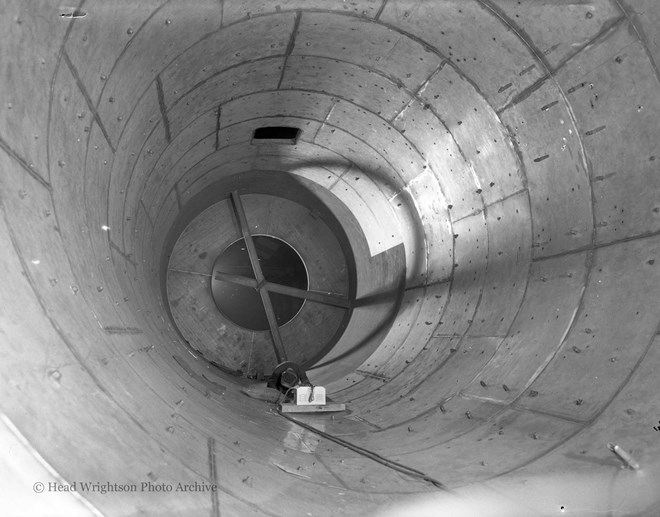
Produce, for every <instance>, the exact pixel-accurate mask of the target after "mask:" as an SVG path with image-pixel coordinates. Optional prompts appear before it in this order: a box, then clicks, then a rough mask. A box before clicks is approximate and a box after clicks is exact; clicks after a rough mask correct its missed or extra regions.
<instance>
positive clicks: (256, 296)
mask: <svg viewBox="0 0 660 517" xmlns="http://www.w3.org/2000/svg"><path fill="white" fill-rule="evenodd" d="M252 239H253V241H254V246H255V248H256V249H257V256H258V257H259V263H260V265H261V270H262V271H263V275H264V277H265V279H266V280H267V281H269V282H273V283H275V284H280V285H286V286H289V287H296V288H298V289H307V286H308V279H307V270H306V269H305V264H304V263H303V261H302V259H301V258H300V255H298V253H297V252H296V251H295V250H294V249H293V248H292V247H291V246H289V245H288V244H287V243H286V242H284V241H282V240H280V239H276V238H275V237H269V236H267V235H256V236H254V237H253V238H252ZM216 272H221V273H225V274H230V275H238V276H243V277H247V278H252V279H254V278H255V275H254V271H253V270H252V266H251V264H250V256H249V255H248V251H247V247H246V245H245V239H239V240H237V241H236V242H234V243H233V244H231V245H229V246H228V247H227V248H226V249H225V250H224V251H223V252H222V253H221V254H220V255H219V256H218V258H217V259H216V261H215V264H214V266H213V275H214V276H213V277H212V278H213V280H212V281H211V290H212V292H213V300H214V301H215V304H216V306H217V307H218V310H219V311H220V312H221V313H222V314H223V315H224V316H225V317H226V318H227V319H229V320H231V321H233V322H234V323H236V324H237V325H240V326H241V327H244V328H247V329H250V330H268V329H269V326H268V318H267V317H266V311H265V309H264V306H263V303H262V301H261V295H260V293H259V291H257V290H256V289H254V288H252V287H246V286H244V285H239V284H236V283H230V282H225V281H222V280H216V279H215V273H216ZM268 296H270V300H271V303H272V305H273V311H274V312H275V317H276V319H277V324H278V326H280V327H281V326H282V325H284V324H286V323H288V322H289V321H291V320H292V319H293V318H294V317H295V316H296V314H298V312H299V311H300V309H301V308H302V306H303V304H304V303H305V300H304V299H303V298H294V297H292V296H287V295H283V294H279V293H268Z"/></svg>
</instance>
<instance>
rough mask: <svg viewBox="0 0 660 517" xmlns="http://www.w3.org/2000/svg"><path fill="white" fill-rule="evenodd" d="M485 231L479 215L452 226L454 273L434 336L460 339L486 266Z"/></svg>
mask: <svg viewBox="0 0 660 517" xmlns="http://www.w3.org/2000/svg"><path fill="white" fill-rule="evenodd" d="M487 230H488V227H487V224H486V218H485V216H484V214H483V213H479V214H475V215H473V216H470V217H466V218H465V219H461V220H460V221H453V222H452V231H453V232H454V235H458V237H454V270H453V272H452V282H451V291H450V294H449V302H448V304H447V307H446V308H445V312H444V313H443V315H442V320H441V321H440V323H439V325H438V327H436V329H435V332H434V334H433V335H434V336H458V335H463V334H464V333H465V332H466V331H467V330H468V328H469V327H470V325H471V324H472V321H473V318H474V314H475V311H476V310H477V307H478V306H479V301H480V300H481V296H482V292H483V286H484V281H485V269H486V264H487V263H488V254H489V249H488V232H487Z"/></svg>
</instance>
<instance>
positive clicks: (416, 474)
mask: <svg viewBox="0 0 660 517" xmlns="http://www.w3.org/2000/svg"><path fill="white" fill-rule="evenodd" d="M277 413H278V414H279V415H280V416H282V417H284V418H286V419H287V420H289V421H291V422H293V423H294V424H296V425H299V426H300V427H302V428H304V429H307V430H308V431H311V432H312V433H315V434H317V435H319V436H320V437H322V438H325V439H327V440H330V441H332V442H335V443H336V444H338V445H341V446H342V447H346V448H347V449H350V450H351V451H353V452H356V453H358V454H360V455H362V456H364V457H366V458H369V459H370V460H373V461H376V462H378V463H380V464H381V465H384V466H386V467H388V468H391V469H393V470H396V471H397V472H400V473H402V474H405V475H407V476H411V477H413V478H416V479H421V480H422V481H425V482H427V483H430V484H432V485H433V486H435V487H436V488H439V489H440V490H444V491H446V492H452V491H451V490H450V489H449V488H447V487H446V486H445V485H444V484H442V483H441V482H440V481H438V480H437V479H433V478H432V477H431V476H429V475H427V474H425V473H424V472H422V471H420V470H416V469H414V468H412V467H407V466H406V465H402V464H401V463H397V462H396V461H392V460H388V459H387V458H385V457H383V456H381V455H380V454H377V453H375V452H373V451H370V450H367V449H363V448H362V447H359V446H358V445H354V444H352V443H350V442H347V441H346V440H342V439H341V438H338V437H336V436H333V435H331V434H328V433H326V432H324V431H321V430H320V429H316V428H315V427H313V426H311V425H309V424H306V423H305V422H301V421H300V420H296V419H295V418H292V417H290V416H289V415H286V414H284V413H282V411H280V409H279V408H277Z"/></svg>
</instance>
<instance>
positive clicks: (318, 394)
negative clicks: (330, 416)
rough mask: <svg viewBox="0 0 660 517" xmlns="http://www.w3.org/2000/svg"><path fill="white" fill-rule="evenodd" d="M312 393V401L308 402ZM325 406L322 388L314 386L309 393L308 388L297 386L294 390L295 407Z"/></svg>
mask: <svg viewBox="0 0 660 517" xmlns="http://www.w3.org/2000/svg"><path fill="white" fill-rule="evenodd" d="M310 392H311V393H313V397H312V400H311V401H310V400H309V394H310ZM324 404H325V388H324V387H323V386H314V391H313V392H312V391H311V387H310V386H299V387H297V388H296V405H297V406H319V405H324Z"/></svg>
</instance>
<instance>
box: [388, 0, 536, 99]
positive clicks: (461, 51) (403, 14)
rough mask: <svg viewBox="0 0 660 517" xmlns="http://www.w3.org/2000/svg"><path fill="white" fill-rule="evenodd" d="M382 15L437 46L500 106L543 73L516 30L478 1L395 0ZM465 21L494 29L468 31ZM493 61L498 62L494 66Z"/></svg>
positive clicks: (392, 23) (475, 25) (393, 23)
mask: <svg viewBox="0 0 660 517" xmlns="http://www.w3.org/2000/svg"><path fill="white" fill-rule="evenodd" d="M379 20H381V21H382V22H384V23H388V24H390V25H393V26H395V27H398V28H400V29H402V30H405V31H407V32H409V33H413V34H415V35H416V36H417V37H419V38H421V39H422V40H424V41H425V42H426V43H428V44H429V45H432V46H433V47H434V48H436V49H437V50H438V51H439V52H441V53H442V55H443V56H446V57H447V59H448V60H449V61H451V63H452V65H453V66H455V67H456V69H457V70H460V71H461V73H462V74H464V75H465V76H467V77H469V78H470V80H471V81H472V82H473V83H476V84H477V85H479V87H480V89H481V92H482V93H483V95H484V97H485V98H486V99H488V102H489V103H490V104H491V105H492V106H493V107H494V108H495V109H498V108H500V107H502V106H504V105H505V104H506V103H507V101H508V100H509V99H511V98H512V97H513V96H514V95H515V94H516V93H518V92H521V91H523V90H524V89H525V88H526V87H528V86H529V85H531V84H533V83H534V82H535V81H536V80H537V79H538V78H539V77H542V76H543V73H544V72H543V70H542V68H541V66H540V63H538V61H536V59H535V57H534V55H533V54H532V53H531V52H530V50H529V49H528V48H527V47H526V46H525V45H524V44H523V42H522V41H521V40H520V39H519V37H518V36H517V35H516V34H515V32H514V31H512V30H511V28H510V27H509V26H508V25H506V24H505V23H503V22H502V21H501V20H500V19H499V18H497V17H496V16H495V15H494V14H493V13H492V11H490V10H488V9H486V8H485V7H483V6H482V5H481V4H480V3H479V2H477V1H472V0H469V1H467V2H447V3H445V2H410V1H409V0H390V1H389V2H388V3H387V5H386V6H385V9H384V10H383V13H382V14H381V16H380V18H379ZM464 27H471V28H473V29H474V28H476V27H488V29H489V30H488V31H484V30H470V31H469V37H466V36H465V33H464V30H463V28H464ZM492 62H497V66H490V63H492ZM459 105H460V104H459Z"/></svg>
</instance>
